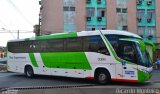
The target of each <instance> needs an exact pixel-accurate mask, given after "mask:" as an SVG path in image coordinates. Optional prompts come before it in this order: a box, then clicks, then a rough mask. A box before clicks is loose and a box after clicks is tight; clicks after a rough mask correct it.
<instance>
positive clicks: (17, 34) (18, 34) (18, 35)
mask: <svg viewBox="0 0 160 94" xmlns="http://www.w3.org/2000/svg"><path fill="white" fill-rule="evenodd" d="M17 39H19V30H18V32H17Z"/></svg>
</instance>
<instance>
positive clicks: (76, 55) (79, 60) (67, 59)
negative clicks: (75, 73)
mask: <svg viewBox="0 0 160 94" xmlns="http://www.w3.org/2000/svg"><path fill="white" fill-rule="evenodd" d="M41 57H42V60H43V63H44V65H45V66H46V67H47V68H65V69H83V70H91V69H92V68H91V66H90V63H89V62H88V60H87V57H86V55H85V53H84V52H55V53H41Z"/></svg>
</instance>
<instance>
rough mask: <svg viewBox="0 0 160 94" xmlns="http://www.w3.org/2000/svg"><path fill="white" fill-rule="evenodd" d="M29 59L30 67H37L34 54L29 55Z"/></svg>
mask: <svg viewBox="0 0 160 94" xmlns="http://www.w3.org/2000/svg"><path fill="white" fill-rule="evenodd" d="M29 57H30V59H31V62H32V65H33V66H34V67H38V64H37V61H36V58H35V56H34V53H29Z"/></svg>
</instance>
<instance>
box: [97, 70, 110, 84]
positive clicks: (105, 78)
mask: <svg viewBox="0 0 160 94" xmlns="http://www.w3.org/2000/svg"><path fill="white" fill-rule="evenodd" d="M95 79H96V81H97V82H98V83H99V84H101V85H105V84H108V83H109V82H110V81H111V76H110V74H109V72H108V71H107V70H104V69H99V70H97V71H96V74H95Z"/></svg>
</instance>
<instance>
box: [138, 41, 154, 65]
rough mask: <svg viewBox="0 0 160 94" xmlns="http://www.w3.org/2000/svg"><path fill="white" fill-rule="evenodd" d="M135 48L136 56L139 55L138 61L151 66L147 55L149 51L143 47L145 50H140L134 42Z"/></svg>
mask: <svg viewBox="0 0 160 94" xmlns="http://www.w3.org/2000/svg"><path fill="white" fill-rule="evenodd" d="M136 45H137V46H136V47H137V50H138V56H139V63H140V64H141V65H143V66H146V67H150V66H152V64H151V62H152V60H151V58H150V55H149V52H148V51H147V50H146V49H145V51H142V49H141V48H140V45H139V44H136Z"/></svg>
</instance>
